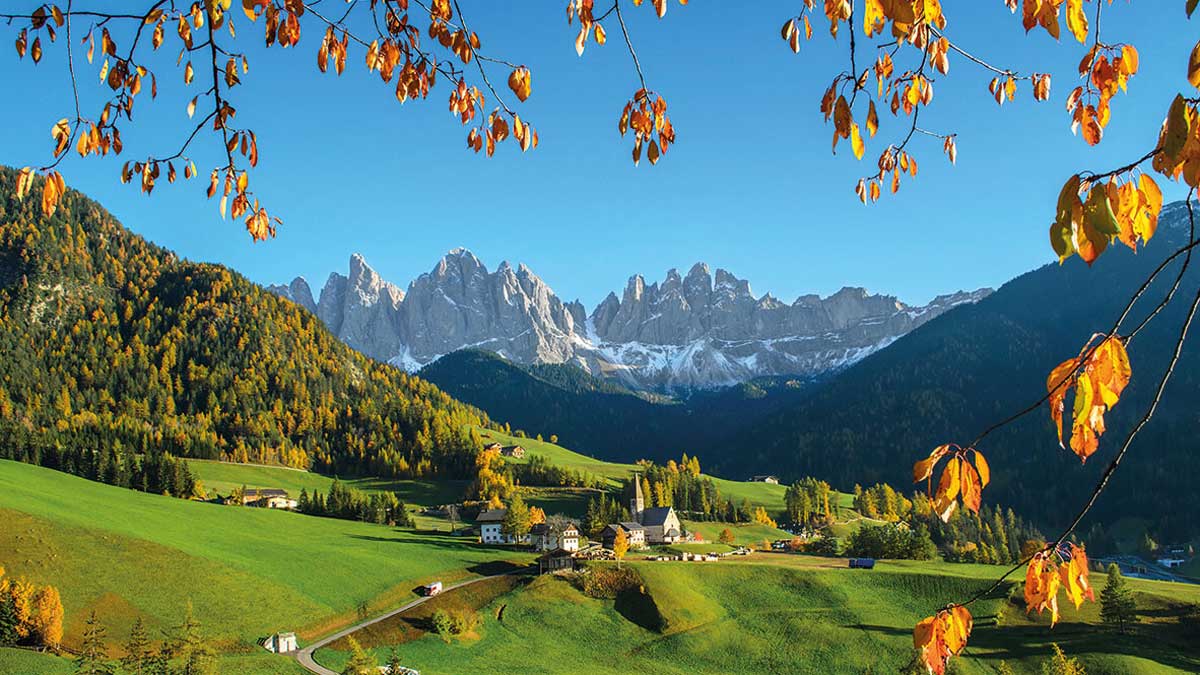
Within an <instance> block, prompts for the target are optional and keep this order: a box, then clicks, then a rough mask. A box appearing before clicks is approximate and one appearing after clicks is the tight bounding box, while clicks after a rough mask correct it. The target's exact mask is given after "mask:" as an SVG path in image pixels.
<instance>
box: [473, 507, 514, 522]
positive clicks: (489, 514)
mask: <svg viewBox="0 0 1200 675" xmlns="http://www.w3.org/2000/svg"><path fill="white" fill-rule="evenodd" d="M507 514H508V509H492V510H491V511H480V512H479V515H478V516H476V517H475V522H477V523H498V522H500V521H502V520H504V516H505V515H507Z"/></svg>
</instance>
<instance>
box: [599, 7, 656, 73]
mask: <svg viewBox="0 0 1200 675" xmlns="http://www.w3.org/2000/svg"><path fill="white" fill-rule="evenodd" d="M613 9H615V10H616V12H617V23H618V24H620V25H621V34H622V35H624V36H625V46H626V47H628V48H629V55H630V56H632V57H633V67H634V68H635V69H636V70H637V76H638V80H639V81H640V82H641V83H642V89H643V90H646V91H648V90H649V89H648V88H647V87H646V78H645V76H643V75H642V64H641V63H640V62H639V61H638V56H637V52H635V51H634V50H633V41H632V40H630V39H629V29H628V28H626V27H625V17H623V16H621V0H616V2H614V3H613ZM606 16H607V14H606Z"/></svg>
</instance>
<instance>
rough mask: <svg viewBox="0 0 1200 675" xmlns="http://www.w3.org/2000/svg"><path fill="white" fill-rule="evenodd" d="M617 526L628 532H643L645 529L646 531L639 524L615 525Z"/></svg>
mask: <svg viewBox="0 0 1200 675" xmlns="http://www.w3.org/2000/svg"><path fill="white" fill-rule="evenodd" d="M617 524H618V525H620V526H621V527H623V528H625V529H626V530H629V531H630V532H633V531H634V530H642V531H645V529H646V528H644V527H642V525H641V524H640V523H617Z"/></svg>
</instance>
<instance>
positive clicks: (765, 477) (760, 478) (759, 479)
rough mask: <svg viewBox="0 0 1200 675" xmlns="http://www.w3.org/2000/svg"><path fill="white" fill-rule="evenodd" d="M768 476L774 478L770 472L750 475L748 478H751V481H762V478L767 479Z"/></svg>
mask: <svg viewBox="0 0 1200 675" xmlns="http://www.w3.org/2000/svg"><path fill="white" fill-rule="evenodd" d="M768 478H775V476H772V475H771V474H769V473H768V474H763V475H761V476H752V477H751V478H750V480H752V481H764V480H767V479H768ZM776 480H778V479H776Z"/></svg>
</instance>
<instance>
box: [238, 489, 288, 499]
mask: <svg viewBox="0 0 1200 675" xmlns="http://www.w3.org/2000/svg"><path fill="white" fill-rule="evenodd" d="M243 494H244V495H245V496H246V497H286V496H288V493H287V490H282V489H280V488H247V489H246V491H245V492H244V493H243Z"/></svg>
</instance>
